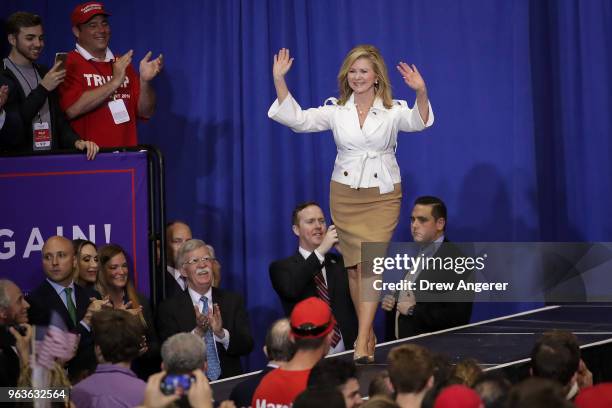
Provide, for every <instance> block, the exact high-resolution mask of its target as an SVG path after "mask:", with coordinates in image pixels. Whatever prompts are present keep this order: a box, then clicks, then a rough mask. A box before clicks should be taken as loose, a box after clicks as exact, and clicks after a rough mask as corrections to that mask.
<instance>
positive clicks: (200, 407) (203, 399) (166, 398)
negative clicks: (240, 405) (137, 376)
mask: <svg viewBox="0 0 612 408" xmlns="http://www.w3.org/2000/svg"><path fill="white" fill-rule="evenodd" d="M192 374H193V376H194V377H195V381H194V382H193V383H192V384H191V386H190V387H189V391H188V392H187V402H188V403H189V406H190V407H192V408H212V406H213V401H212V390H211V388H210V384H209V383H208V380H207V379H206V376H205V375H204V373H203V372H202V370H194V371H193V372H192ZM166 375H167V373H166V371H162V372H161V373H157V374H153V375H152V376H151V377H149V381H148V382H147V388H146V389H145V395H144V405H143V406H144V407H145V408H165V407H174V406H176V405H175V403H176V402H178V400H179V399H180V398H181V397H182V395H183V394H182V391H180V390H179V389H178V388H177V392H176V393H175V394H173V395H164V394H163V393H162V392H161V382H162V380H163V379H164V377H165V376H166ZM225 402H226V401H224V402H222V403H221V405H220V408H233V405H225Z"/></svg>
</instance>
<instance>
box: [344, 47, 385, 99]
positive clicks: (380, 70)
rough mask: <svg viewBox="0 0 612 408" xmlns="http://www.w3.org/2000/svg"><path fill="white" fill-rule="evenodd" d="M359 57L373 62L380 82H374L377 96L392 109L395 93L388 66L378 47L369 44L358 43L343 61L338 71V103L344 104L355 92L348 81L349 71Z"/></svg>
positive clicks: (377, 79)
mask: <svg viewBox="0 0 612 408" xmlns="http://www.w3.org/2000/svg"><path fill="white" fill-rule="evenodd" d="M359 58H366V59H367V60H368V61H370V62H371V63H372V67H373V69H374V73H375V74H376V81H377V82H378V84H376V83H375V84H374V91H375V97H377V98H380V99H381V100H382V103H383V105H384V107H385V108H387V109H391V106H392V105H393V95H392V93H391V83H390V82H389V75H388V74H387V66H386V64H385V61H384V60H383V57H382V55H380V51H378V48H376V47H375V46H373V45H368V44H362V45H358V46H356V47H355V48H353V49H352V50H350V51H349V53H348V54H347V55H346V57H345V58H344V61H343V62H342V66H341V67H340V72H338V90H339V92H340V97H339V98H338V105H344V104H345V103H346V101H347V100H348V99H349V98H350V96H351V94H352V93H353V90H352V89H351V87H350V85H349V83H348V72H349V70H350V69H351V66H352V65H353V64H354V63H355V61H357V60H358V59H359Z"/></svg>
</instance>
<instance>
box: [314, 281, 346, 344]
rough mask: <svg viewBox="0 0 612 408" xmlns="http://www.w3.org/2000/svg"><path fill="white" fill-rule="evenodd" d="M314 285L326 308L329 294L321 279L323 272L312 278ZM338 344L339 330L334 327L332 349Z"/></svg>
mask: <svg viewBox="0 0 612 408" xmlns="http://www.w3.org/2000/svg"><path fill="white" fill-rule="evenodd" d="M314 281H315V284H316V285H317V294H318V295H319V297H320V298H321V299H322V300H323V301H324V302H325V303H327V305H328V306H330V308H331V305H330V303H329V292H328V291H327V285H326V284H325V279H324V278H323V271H319V273H317V274H316V275H315V277H314ZM339 342H340V329H339V328H338V325H337V324H336V325H334V335H333V337H332V344H331V345H332V347H336V346H337V345H338V343H339Z"/></svg>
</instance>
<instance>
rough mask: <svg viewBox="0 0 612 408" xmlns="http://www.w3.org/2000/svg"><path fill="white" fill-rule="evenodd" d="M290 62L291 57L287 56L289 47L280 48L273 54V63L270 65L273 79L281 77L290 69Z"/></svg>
mask: <svg viewBox="0 0 612 408" xmlns="http://www.w3.org/2000/svg"><path fill="white" fill-rule="evenodd" d="M291 64H293V58H291V57H290V56H289V49H288V48H281V49H280V50H279V51H278V54H274V65H273V66H272V75H273V76H274V79H283V78H284V77H285V74H286V73H287V72H289V70H290V69H291Z"/></svg>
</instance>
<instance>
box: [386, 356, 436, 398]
mask: <svg viewBox="0 0 612 408" xmlns="http://www.w3.org/2000/svg"><path fill="white" fill-rule="evenodd" d="M387 360H388V362H389V368H388V370H389V379H390V380H391V385H392V386H393V389H394V391H395V394H396V397H395V401H396V402H397V404H398V405H399V406H400V407H402V408H413V407H414V408H418V407H420V406H421V401H422V400H423V397H424V396H425V393H426V392H427V390H429V389H430V388H431V387H432V386H433V385H434V376H433V374H434V363H433V359H432V356H431V353H430V352H429V351H428V350H427V349H426V348H424V347H421V346H419V345H416V344H404V345H401V346H398V347H395V348H393V349H391V351H390V352H389V356H388V357H387Z"/></svg>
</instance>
